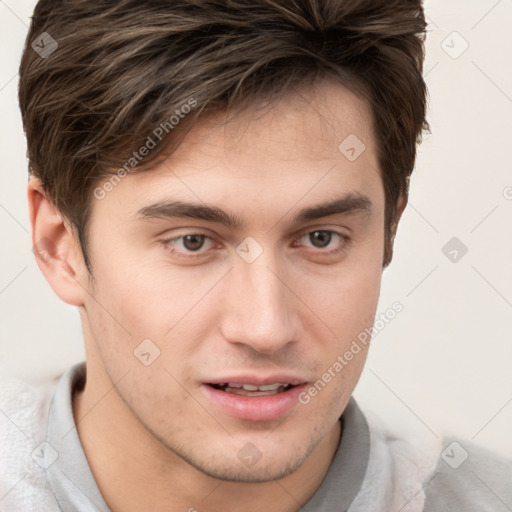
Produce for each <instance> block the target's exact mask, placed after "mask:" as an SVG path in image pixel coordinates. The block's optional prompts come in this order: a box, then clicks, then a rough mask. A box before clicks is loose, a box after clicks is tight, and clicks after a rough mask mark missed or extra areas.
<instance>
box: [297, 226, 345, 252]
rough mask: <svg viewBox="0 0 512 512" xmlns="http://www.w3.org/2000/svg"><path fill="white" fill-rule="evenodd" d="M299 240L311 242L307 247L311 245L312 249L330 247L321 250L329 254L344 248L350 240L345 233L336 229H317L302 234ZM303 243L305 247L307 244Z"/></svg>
mask: <svg viewBox="0 0 512 512" xmlns="http://www.w3.org/2000/svg"><path fill="white" fill-rule="evenodd" d="M300 240H306V241H309V242H310V243H311V245H309V247H313V248H314V249H326V248H327V249H330V250H323V251H321V252H325V253H327V254H331V253H335V252H338V251H342V250H343V249H345V246H346V244H347V243H348V242H349V241H350V238H349V237H348V236H347V235H345V234H343V233H339V232H337V231H331V230H326V229H318V230H315V231H310V232H308V233H306V234H304V235H303V236H302V237H301V238H300ZM304 245H306V247H307V246H308V244H307V243H305V244H304Z"/></svg>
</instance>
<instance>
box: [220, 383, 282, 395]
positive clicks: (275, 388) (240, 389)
mask: <svg viewBox="0 0 512 512" xmlns="http://www.w3.org/2000/svg"><path fill="white" fill-rule="evenodd" d="M217 386H218V387H219V388H220V389H221V390H222V391H228V392H230V393H237V394H240V395H242V394H243V395H247V396H259V395H270V394H275V393H281V392H283V391H286V390H287V389H288V388H289V387H290V386H291V384H283V383H281V382H275V383H274V384H266V385H265V386H254V385H253V384H240V383H238V382H228V383H225V382H221V383H219V384H217ZM246 392H247V393H246Z"/></svg>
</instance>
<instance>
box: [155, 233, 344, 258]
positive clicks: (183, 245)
mask: <svg viewBox="0 0 512 512" xmlns="http://www.w3.org/2000/svg"><path fill="white" fill-rule="evenodd" d="M312 235H313V236H314V237H315V239H316V240H317V241H320V245H321V246H320V247H318V246H315V245H314V243H311V236H312ZM308 237H309V238H308ZM303 239H308V240H309V242H310V243H311V245H307V244H306V245H304V244H303V243H298V242H297V240H298V241H302V240H303ZM297 240H296V241H294V242H293V243H292V246H293V247H301V246H303V247H307V248H308V251H309V252H313V253H315V254H318V255H324V256H330V255H334V254H337V253H340V252H343V251H344V250H346V248H347V245H348V244H349V243H350V241H351V239H350V237H349V236H347V235H346V234H344V233H341V232H339V231H334V230H330V229H315V230H310V231H307V232H305V233H302V234H301V235H300V236H299V238H298V239H297ZM336 241H338V243H337V244H335V246H334V247H331V245H332V242H336ZM162 243H163V244H164V246H165V247H166V249H167V250H168V251H169V252H170V253H171V254H172V255H173V256H176V257H178V258H182V259H189V260H193V259H199V258H204V257H205V256H206V255H207V253H208V252H209V251H208V248H212V246H214V245H215V240H214V239H213V238H212V237H211V236H209V235H206V234H204V233H198V232H190V233H185V234H182V235H179V236H176V237H173V238H170V239H167V240H163V241H162ZM323 244H325V245H323ZM205 247H206V249H205Z"/></svg>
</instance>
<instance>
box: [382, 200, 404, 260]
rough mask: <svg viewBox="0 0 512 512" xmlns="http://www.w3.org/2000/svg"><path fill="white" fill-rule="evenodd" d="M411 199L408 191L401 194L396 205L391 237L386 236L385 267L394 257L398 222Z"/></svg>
mask: <svg viewBox="0 0 512 512" xmlns="http://www.w3.org/2000/svg"><path fill="white" fill-rule="evenodd" d="M408 199H409V196H408V194H407V193H402V194H400V196H399V198H398V201H397V205H396V216H395V220H394V222H393V223H392V224H391V233H390V234H389V237H388V236H386V242H385V244H386V247H385V251H384V262H383V267H384V268H386V267H387V266H388V265H389V264H390V263H391V260H392V259H393V248H394V243H395V235H396V230H397V227H398V223H399V222H400V219H401V217H402V213H403V212H404V210H405V207H406V206H407V201H408Z"/></svg>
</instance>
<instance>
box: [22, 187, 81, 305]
mask: <svg viewBox="0 0 512 512" xmlns="http://www.w3.org/2000/svg"><path fill="white" fill-rule="evenodd" d="M28 205H29V212H30V224H31V226H32V248H33V251H34V254H35V256H36V261H37V265H38V266H39V269H40V270H41V272H42V273H43V275H44V277H45V278H46V280H47V281H48V283H49V284H50V286H51V287H52V289H53V291H54V292H55V293H56V294H57V296H58V297H59V298H60V299H61V300H63V301H64V302H66V303H68V304H71V305H72V306H83V304H84V301H83V296H84V294H85V293H86V292H85V290H84V286H83V285H82V284H80V283H81V281H82V280H83V278H84V277H85V278H87V272H86V269H85V264H84V261H83V257H82V252H81V250H80V246H79V244H78V242H77V241H76V237H75V236H74V233H73V230H72V228H71V226H70V225H69V224H68V223H67V222H65V221H64V219H63V218H62V217H61V215H60V214H59V212H58V211H57V209H56V208H55V206H54V205H53V203H52V202H51V201H50V200H49V199H48V197H47V195H46V193H45V192H44V190H43V187H42V185H41V182H40V180H39V179H37V178H34V177H31V178H30V180H29V184H28Z"/></svg>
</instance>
